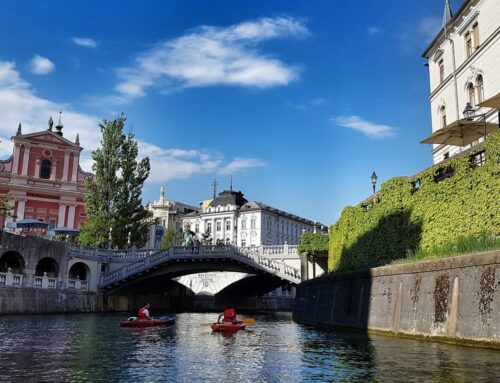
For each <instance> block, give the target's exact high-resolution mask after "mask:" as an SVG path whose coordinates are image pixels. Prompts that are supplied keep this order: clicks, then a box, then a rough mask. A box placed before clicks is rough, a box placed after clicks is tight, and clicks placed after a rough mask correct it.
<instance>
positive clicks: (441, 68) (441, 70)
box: [438, 59, 444, 84]
mask: <svg viewBox="0 0 500 383" xmlns="http://www.w3.org/2000/svg"><path fill="white" fill-rule="evenodd" d="M438 66H439V83H440V84H441V83H442V82H443V81H444V61H443V60H442V59H441V60H439V63H438Z"/></svg>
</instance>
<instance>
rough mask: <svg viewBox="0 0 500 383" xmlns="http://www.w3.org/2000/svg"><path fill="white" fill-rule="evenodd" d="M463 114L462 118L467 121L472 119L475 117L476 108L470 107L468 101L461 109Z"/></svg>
mask: <svg viewBox="0 0 500 383" xmlns="http://www.w3.org/2000/svg"><path fill="white" fill-rule="evenodd" d="M463 114H464V118H465V119H466V120H467V121H472V120H473V119H474V117H476V110H475V109H474V108H473V107H472V105H471V104H470V102H468V103H467V104H466V105H465V109H464V111H463Z"/></svg>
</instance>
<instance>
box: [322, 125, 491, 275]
mask: <svg viewBox="0 0 500 383" xmlns="http://www.w3.org/2000/svg"><path fill="white" fill-rule="evenodd" d="M485 153H486V163H485V164H484V165H483V166H481V167H479V168H476V169H472V168H471V166H470V156H463V157H459V158H456V159H453V160H450V161H449V162H447V163H446V165H443V164H441V165H440V164H437V165H435V166H433V167H431V168H429V169H427V170H425V171H423V172H421V173H419V174H417V175H415V176H413V177H397V178H393V179H391V180H389V181H387V182H385V183H384V184H383V185H382V187H381V190H380V192H379V193H378V194H377V195H376V196H375V197H374V198H371V199H370V200H368V201H365V202H363V203H361V204H359V205H358V206H354V207H352V206H348V207H346V208H345V209H344V211H343V212H342V215H341V217H340V219H339V220H338V221H337V222H336V223H335V224H334V225H332V226H331V229H330V251H329V262H328V263H329V265H328V268H329V270H331V271H346V270H354V269H360V268H368V267H375V266H381V265H384V264H387V263H390V262H393V261H395V260H398V259H404V258H406V257H407V255H408V254H422V256H423V254H430V253H432V249H437V248H440V247H443V246H444V247H446V244H449V243H455V244H457V243H461V241H462V242H463V240H461V238H481V236H487V237H489V238H491V236H499V235H500V203H499V201H500V132H496V133H493V134H491V135H490V137H489V139H488V140H487V142H486V144H485ZM442 169H447V171H449V170H451V172H452V175H451V176H450V177H449V178H445V179H442V180H441V181H439V182H436V180H435V178H436V176H439V175H442V174H443V170H442ZM444 173H446V171H445V172H444ZM448 175H450V174H448ZM416 184H418V185H419V187H418V190H416V187H415V186H416ZM470 241H473V240H470ZM476 242H477V241H476ZM457 249H460V246H459V247H458V248H457ZM419 252H420V253H419ZM443 255H444V253H443Z"/></svg>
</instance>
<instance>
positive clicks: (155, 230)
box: [146, 186, 200, 248]
mask: <svg viewBox="0 0 500 383" xmlns="http://www.w3.org/2000/svg"><path fill="white" fill-rule="evenodd" d="M146 207H147V209H148V210H149V211H151V212H152V214H153V218H155V219H156V220H157V223H156V224H155V225H151V228H150V232H149V242H148V243H147V245H146V247H149V248H155V247H159V246H160V244H161V240H162V237H163V235H164V234H165V233H166V232H167V230H169V229H173V230H175V231H176V232H177V233H178V234H179V238H180V237H181V236H182V218H183V217H184V216H185V215H186V214H189V213H193V212H199V211H200V209H199V208H197V207H195V206H191V205H187V204H185V203H181V202H176V201H171V200H168V199H166V198H165V188H164V187H163V186H161V187H160V198H158V200H157V201H153V202H152V203H148V204H147V206H146Z"/></svg>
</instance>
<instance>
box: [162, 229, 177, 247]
mask: <svg viewBox="0 0 500 383" xmlns="http://www.w3.org/2000/svg"><path fill="white" fill-rule="evenodd" d="M176 239H177V233H176V231H175V230H174V229H172V228H170V229H168V230H167V231H166V233H165V234H163V237H162V239H161V245H160V247H161V248H162V249H168V248H169V247H170V246H172V245H173V244H174V243H175V240H176Z"/></svg>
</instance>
